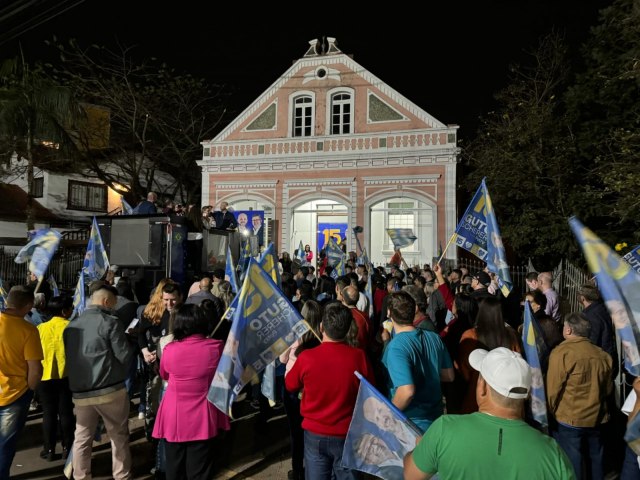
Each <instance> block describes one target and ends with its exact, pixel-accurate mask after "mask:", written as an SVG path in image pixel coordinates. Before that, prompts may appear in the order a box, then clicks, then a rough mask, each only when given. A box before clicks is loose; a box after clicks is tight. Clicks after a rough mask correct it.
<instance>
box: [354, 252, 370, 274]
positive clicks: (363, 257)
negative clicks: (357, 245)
mask: <svg viewBox="0 0 640 480" xmlns="http://www.w3.org/2000/svg"><path fill="white" fill-rule="evenodd" d="M356 265H364V266H365V267H367V271H369V270H371V266H370V262H369V256H368V255H367V249H366V248H363V249H362V250H361V253H360V256H359V257H358V258H356Z"/></svg>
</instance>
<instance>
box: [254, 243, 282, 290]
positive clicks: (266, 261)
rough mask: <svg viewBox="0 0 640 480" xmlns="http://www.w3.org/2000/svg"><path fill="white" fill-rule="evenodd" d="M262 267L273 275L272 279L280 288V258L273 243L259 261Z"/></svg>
mask: <svg viewBox="0 0 640 480" xmlns="http://www.w3.org/2000/svg"><path fill="white" fill-rule="evenodd" d="M258 263H259V264H260V266H261V267H262V268H263V269H264V271H265V272H267V273H268V274H269V275H271V279H272V280H273V281H274V282H275V284H276V285H278V287H280V286H281V285H282V282H281V281H280V269H279V268H278V256H277V255H276V247H275V245H274V244H273V242H271V243H270V244H269V246H268V247H267V249H266V250H265V251H264V252H262V255H261V256H260V260H258Z"/></svg>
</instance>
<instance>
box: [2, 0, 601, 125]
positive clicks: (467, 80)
mask: <svg viewBox="0 0 640 480" xmlns="http://www.w3.org/2000/svg"><path fill="white" fill-rule="evenodd" d="M263 3H264V4H265V6H264V7H257V6H255V5H254V3H253V2H245V1H237V0H236V1H233V2H220V1H208V2H206V1H203V0H200V1H197V2H196V1H189V0H182V1H175V0H174V1H171V2H166V1H154V2H150V1H141V0H110V1H105V0H85V1H81V0H0V58H3V57H7V56H13V55H15V53H16V51H17V45H18V41H20V43H21V44H22V46H23V49H24V51H25V52H26V56H27V58H28V59H37V58H40V57H42V56H44V55H46V53H47V48H46V47H44V40H45V39H50V38H52V36H53V35H54V34H55V35H56V36H57V37H58V39H67V38H75V39H76V40H78V41H79V42H80V43H81V44H90V43H97V44H101V45H106V46H113V45H114V44H115V42H116V39H117V40H118V41H119V42H120V43H122V44H124V45H129V46H130V45H137V46H138V49H137V51H138V52H139V54H140V56H154V57H157V58H158V59H161V60H162V61H164V62H166V63H167V64H168V65H171V66H173V67H175V68H176V69H178V70H180V71H185V72H189V73H193V74H195V75H198V76H203V77H205V78H207V79H210V80H211V81H212V82H217V83H225V84H228V85H229V86H232V88H233V89H234V91H235V93H234V95H233V97H232V107H233V108H235V109H237V110H238V111H241V110H242V109H244V108H245V107H246V106H248V105H249V104H250V103H251V101H252V100H254V99H255V98H256V97H257V96H258V95H260V94H261V93H262V92H263V91H264V90H265V89H266V88H267V87H268V86H269V85H271V84H272V83H273V82H274V81H275V80H276V79H277V78H278V77H279V76H280V75H281V74H282V73H284V71H286V70H287V69H288V68H289V66H290V65H291V63H292V62H293V61H294V60H296V59H298V58H300V57H301V56H302V55H303V54H304V53H305V51H306V49H307V47H308V41H309V40H311V39H313V38H319V37H322V36H331V37H335V38H337V43H338V46H339V47H340V49H341V50H342V51H343V52H345V53H348V54H352V55H353V57H354V59H355V60H356V61H357V62H358V63H359V64H360V65H362V66H363V67H364V68H366V69H367V70H369V71H370V72H371V73H373V74H374V75H376V76H377V77H379V78H380V79H381V80H382V81H384V82H385V83H387V84H389V85H390V86H391V87H392V88H394V89H396V90H397V91H399V92H400V93H401V94H403V95H404V96H406V97H407V98H409V99H410V100H411V101H413V102H414V103H416V104H417V105H418V106H420V107H422V108H423V109H424V110H426V111H427V112H429V113H430V114H432V115H433V116H435V117H436V118H438V119H439V120H441V121H442V122H444V123H454V124H458V125H460V126H461V130H460V134H461V136H462V137H463V138H464V137H469V136H472V135H473V133H474V131H475V128H476V126H477V118H478V116H479V115H481V114H483V113H484V112H486V111H487V110H489V109H491V108H492V107H493V100H492V99H493V94H494V93H495V92H496V91H498V90H499V89H500V88H502V87H504V85H505V84H506V82H507V80H508V66H509V64H511V63H518V62H522V61H523V60H524V58H525V55H524V52H526V51H528V50H530V49H531V48H532V47H533V46H535V45H536V43H537V38H538V37H539V36H540V35H543V34H545V33H547V32H549V31H550V30H551V29H552V28H556V29H558V30H559V31H561V32H564V33H565V34H566V38H567V41H568V43H569V45H570V47H571V49H572V50H571V51H572V52H574V54H575V53H576V52H577V48H578V46H579V45H580V43H581V42H582V41H583V40H584V39H585V38H586V36H587V34H588V31H589V27H590V26H591V25H593V24H595V22H596V20H597V12H598V10H599V9H600V8H602V7H604V6H606V5H608V4H609V3H610V0H581V1H579V0H515V1H514V0H485V1H474V2H469V3H468V4H467V2H454V1H451V0H441V1H440V2H434V1H427V2H393V1H392V2H371V3H369V4H368V5H370V6H369V7H364V8H373V10H368V11H367V10H364V11H363V10H362V8H363V7H362V6H364V5H367V4H366V3H364V2H357V3H358V5H360V9H356V8H355V6H351V5H350V4H351V3H356V2H345V1H343V2H322V3H321V2H309V3H306V4H303V3H298V2H296V3H292V4H291V5H288V4H287V3H285V2H263ZM374 5H376V7H375V8H374V7H373V6H374ZM18 7H24V9H23V10H22V11H21V12H18V11H17V8H18ZM64 9H67V10H66V11H65V12H63V13H60V12H62V10H64ZM363 12H364V13H363ZM56 14H57V16H54V15H56ZM52 17H53V18H52ZM34 20H35V21H34ZM38 21H42V23H41V24H40V25H37V26H33V25H34V24H35V23H37V22H38ZM23 22H26V24H23ZM29 26H33V28H31V29H30V30H28V31H24V30H25V29H26V28H28V27H29Z"/></svg>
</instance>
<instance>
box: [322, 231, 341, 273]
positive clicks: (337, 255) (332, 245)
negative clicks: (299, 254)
mask: <svg viewBox="0 0 640 480" xmlns="http://www.w3.org/2000/svg"><path fill="white" fill-rule="evenodd" d="M325 248H326V252H327V265H329V266H331V267H335V266H336V265H338V264H339V263H340V262H342V260H343V258H344V252H343V251H342V248H340V245H338V243H337V242H336V239H335V238H333V237H332V238H330V239H329V242H328V243H327V245H326V247H325Z"/></svg>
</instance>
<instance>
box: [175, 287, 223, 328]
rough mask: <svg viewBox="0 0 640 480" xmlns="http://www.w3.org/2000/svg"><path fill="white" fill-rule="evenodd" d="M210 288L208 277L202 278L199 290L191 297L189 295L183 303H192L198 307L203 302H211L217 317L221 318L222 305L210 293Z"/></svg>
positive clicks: (220, 301)
mask: <svg viewBox="0 0 640 480" xmlns="http://www.w3.org/2000/svg"><path fill="white" fill-rule="evenodd" d="M212 286H213V283H212V282H211V279H210V278H209V277H203V278H202V280H200V290H199V291H198V292H196V293H194V294H193V295H189V297H187V300H186V302H184V303H193V304H195V305H200V304H201V303H202V302H203V301H204V300H211V301H212V302H213V304H214V305H215V306H216V312H217V313H218V317H219V318H222V316H223V315H224V303H223V302H222V300H220V299H219V298H218V297H216V296H215V295H214V294H213V293H211V287H212Z"/></svg>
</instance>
